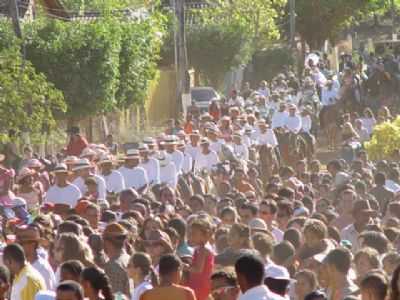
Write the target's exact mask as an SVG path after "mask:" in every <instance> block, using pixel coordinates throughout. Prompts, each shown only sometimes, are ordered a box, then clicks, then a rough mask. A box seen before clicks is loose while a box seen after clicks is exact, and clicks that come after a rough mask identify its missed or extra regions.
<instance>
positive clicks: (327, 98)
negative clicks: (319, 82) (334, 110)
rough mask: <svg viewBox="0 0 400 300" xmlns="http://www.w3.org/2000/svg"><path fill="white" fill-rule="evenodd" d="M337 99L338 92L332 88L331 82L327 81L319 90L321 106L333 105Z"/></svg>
mask: <svg viewBox="0 0 400 300" xmlns="http://www.w3.org/2000/svg"><path fill="white" fill-rule="evenodd" d="M338 97H339V90H338V89H335V88H334V87H333V82H332V81H331V80H328V81H327V82H326V84H325V86H323V87H322V89H321V105H322V106H329V105H334V104H336V102H337V99H338Z"/></svg>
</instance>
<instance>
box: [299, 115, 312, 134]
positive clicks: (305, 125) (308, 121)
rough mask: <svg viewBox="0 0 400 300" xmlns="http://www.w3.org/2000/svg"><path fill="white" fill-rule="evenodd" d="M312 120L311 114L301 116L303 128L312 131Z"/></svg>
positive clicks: (308, 131)
mask: <svg viewBox="0 0 400 300" xmlns="http://www.w3.org/2000/svg"><path fill="white" fill-rule="evenodd" d="M311 126H312V121H311V118H310V116H309V115H306V116H302V117H301V130H302V131H304V132H307V133H310V130H311Z"/></svg>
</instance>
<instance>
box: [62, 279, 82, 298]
mask: <svg viewBox="0 0 400 300" xmlns="http://www.w3.org/2000/svg"><path fill="white" fill-rule="evenodd" d="M58 291H60V292H73V293H74V294H75V296H76V297H77V298H78V300H83V289H82V286H81V285H80V284H79V283H77V282H76V281H73V280H65V281H63V282H61V283H60V284H59V285H58V286H57V292H58Z"/></svg>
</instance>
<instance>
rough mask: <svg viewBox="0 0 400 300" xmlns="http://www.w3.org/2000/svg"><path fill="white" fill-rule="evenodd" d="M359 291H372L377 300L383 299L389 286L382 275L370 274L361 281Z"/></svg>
mask: <svg viewBox="0 0 400 300" xmlns="http://www.w3.org/2000/svg"><path fill="white" fill-rule="evenodd" d="M360 286H361V289H368V290H372V293H373V294H374V295H375V296H376V297H377V299H385V298H386V295H387V292H388V288H389V284H388V281H387V279H386V277H385V276H383V275H382V274H379V273H376V272H371V273H370V274H367V275H366V276H365V277H364V278H363V280H361V284H360Z"/></svg>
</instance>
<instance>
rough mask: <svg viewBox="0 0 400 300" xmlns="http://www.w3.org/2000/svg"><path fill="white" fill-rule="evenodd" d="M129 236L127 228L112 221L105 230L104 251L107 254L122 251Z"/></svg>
mask: <svg viewBox="0 0 400 300" xmlns="http://www.w3.org/2000/svg"><path fill="white" fill-rule="evenodd" d="M127 236H128V232H127V231H126V229H125V228H124V227H123V226H122V225H121V224H118V223H115V222H114V223H110V224H108V225H107V227H106V228H105V229H104V231H103V240H104V251H105V252H106V254H107V255H114V253H115V252H120V251H122V249H123V248H124V246H125V241H126V238H127Z"/></svg>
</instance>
